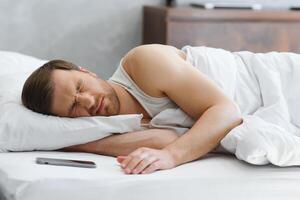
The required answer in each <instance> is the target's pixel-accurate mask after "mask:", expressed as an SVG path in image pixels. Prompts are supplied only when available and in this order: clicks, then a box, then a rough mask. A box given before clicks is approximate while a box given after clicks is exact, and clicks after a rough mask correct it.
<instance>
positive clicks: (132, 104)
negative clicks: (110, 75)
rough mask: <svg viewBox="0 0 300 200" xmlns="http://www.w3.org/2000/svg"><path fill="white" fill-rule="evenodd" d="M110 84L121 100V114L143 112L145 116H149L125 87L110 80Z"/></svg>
mask: <svg viewBox="0 0 300 200" xmlns="http://www.w3.org/2000/svg"><path fill="white" fill-rule="evenodd" d="M108 84H109V85H110V86H111V87H112V88H113V89H114V90H115V92H116V94H117V96H118V98H119V102H120V112H119V114H120V115H121V114H140V113H142V114H143V115H144V117H146V118H148V117H147V116H148V114H147V112H146V111H145V110H144V108H143V107H142V106H141V105H140V103H139V102H138V101H137V100H136V99H135V98H134V97H133V96H132V95H131V94H130V93H129V92H128V91H126V90H125V89H124V88H123V87H121V86H119V85H118V84H115V83H111V82H108Z"/></svg>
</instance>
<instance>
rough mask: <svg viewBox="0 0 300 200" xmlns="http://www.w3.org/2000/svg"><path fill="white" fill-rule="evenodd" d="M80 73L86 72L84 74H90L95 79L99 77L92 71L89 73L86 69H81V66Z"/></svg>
mask: <svg viewBox="0 0 300 200" xmlns="http://www.w3.org/2000/svg"><path fill="white" fill-rule="evenodd" d="M79 71H81V72H84V73H88V74H90V75H92V76H94V77H98V76H97V74H95V73H93V72H91V71H89V70H87V69H86V68H84V67H81V66H79Z"/></svg>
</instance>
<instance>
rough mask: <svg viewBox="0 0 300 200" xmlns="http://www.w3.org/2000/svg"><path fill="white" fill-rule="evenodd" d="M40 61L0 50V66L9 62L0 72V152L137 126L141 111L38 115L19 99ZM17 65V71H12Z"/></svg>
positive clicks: (48, 146)
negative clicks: (67, 116)
mask: <svg viewBox="0 0 300 200" xmlns="http://www.w3.org/2000/svg"><path fill="white" fill-rule="evenodd" d="M14 55H15V56H14ZM10 60H11V62H10ZM43 63H45V61H42V60H39V59H36V58H32V57H28V56H23V55H21V54H14V53H11V52H8V53H7V54H6V53H5V52H0V64H1V65H0V67H1V69H5V68H6V67H7V66H9V70H4V72H3V71H2V72H1V73H0V74H1V75H0V151H1V152H5V151H31V150H55V149H59V148H63V147H67V146H71V145H76V144H83V143H87V142H90V141H94V140H97V139H101V138H103V137H106V136H108V135H110V134H112V133H124V132H129V131H135V130H140V129H141V127H140V120H141V118H142V115H117V116H111V117H82V118H76V119H75V118H62V117H54V116H48V115H42V114H39V113H35V112H32V111H31V110H29V109H27V108H25V107H24V106H23V105H22V103H21V91H22V87H23V84H24V82H25V80H26V79H27V77H28V76H29V75H30V74H31V72H32V71H33V70H34V69H36V68H37V67H39V66H41V65H42V64H43ZM6 64H7V65H6ZM19 69H21V72H19V73H15V72H16V71H18V70H19ZM26 71H27V72H26Z"/></svg>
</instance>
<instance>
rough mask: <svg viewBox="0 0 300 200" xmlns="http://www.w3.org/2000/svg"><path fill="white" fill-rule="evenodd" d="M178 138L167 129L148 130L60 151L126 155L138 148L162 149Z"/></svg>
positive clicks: (109, 137) (106, 138)
mask: <svg viewBox="0 0 300 200" xmlns="http://www.w3.org/2000/svg"><path fill="white" fill-rule="evenodd" d="M177 138H178V136H177V134H176V133H175V132H174V131H172V130H168V129H148V130H143V131H135V132H130V133H125V134H121V135H112V136H108V137H105V138H102V139H100V140H96V141H93V142H89V143H86V144H80V145H75V146H70V147H66V148H63V149H60V150H62V151H73V152H87V153H96V154H101V155H108V156H120V155H128V154H130V153H131V152H133V151H134V150H136V149H138V148H140V147H149V148H154V149H162V148H164V147H166V146H167V145H168V144H170V143H172V142H173V141H175V140H176V139H177Z"/></svg>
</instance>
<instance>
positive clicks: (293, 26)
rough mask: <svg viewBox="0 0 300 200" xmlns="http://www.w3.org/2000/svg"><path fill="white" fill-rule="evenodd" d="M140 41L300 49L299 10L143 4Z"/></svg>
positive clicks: (259, 49) (236, 48) (263, 49)
mask: <svg viewBox="0 0 300 200" xmlns="http://www.w3.org/2000/svg"><path fill="white" fill-rule="evenodd" d="M143 43H144V44H149V43H160V44H168V45H173V46H176V47H177V48H181V47H182V46H184V45H192V46H201V45H205V46H210V47H219V48H224V49H227V50H231V51H241V50H249V51H253V52H267V51H292V52H298V53H300V11H288V10H286V11H285V10H266V11H253V10H204V9H199V8H192V7H154V6H145V7H144V24H143Z"/></svg>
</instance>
